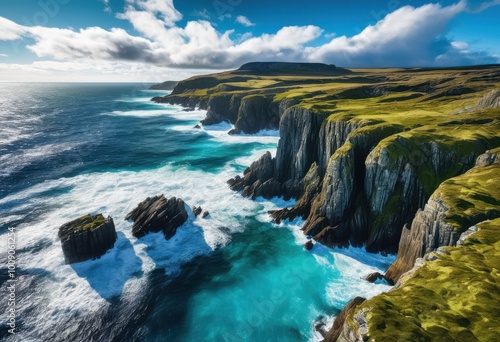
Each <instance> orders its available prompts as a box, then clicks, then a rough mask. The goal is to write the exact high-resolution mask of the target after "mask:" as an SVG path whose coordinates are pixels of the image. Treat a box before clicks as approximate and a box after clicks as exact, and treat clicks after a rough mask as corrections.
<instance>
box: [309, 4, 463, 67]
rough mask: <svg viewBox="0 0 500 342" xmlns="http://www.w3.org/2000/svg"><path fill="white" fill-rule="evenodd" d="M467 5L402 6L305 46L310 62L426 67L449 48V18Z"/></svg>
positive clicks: (460, 11)
mask: <svg viewBox="0 0 500 342" xmlns="http://www.w3.org/2000/svg"><path fill="white" fill-rule="evenodd" d="M466 8H467V4H466V2H465V1H460V2H459V3H456V4H454V5H451V6H447V7H442V6H441V5H439V4H428V5H424V6H421V7H418V8H414V7H412V6H405V7H402V8H400V9H398V10H396V11H394V12H392V13H390V14H388V15H387V16H386V17H385V18H383V19H382V20H380V21H379V22H378V23H376V24H375V25H373V26H368V27H366V28H365V29H364V30H363V31H362V32H361V33H359V34H358V35H355V36H353V37H346V36H342V37H337V38H334V39H333V40H332V41H331V42H329V43H328V44H325V45H323V46H320V47H317V48H309V49H307V52H306V56H307V59H308V60H310V61H319V62H325V63H336V64H340V65H349V66H359V67H361V66H367V65H370V66H373V67H389V66H429V65H433V64H434V63H435V61H436V57H437V56H439V55H441V54H443V53H445V52H446V51H448V50H449V49H451V48H452V46H451V43H450V42H449V41H448V40H446V39H444V38H443V36H444V35H445V34H446V30H447V25H448V23H449V22H450V20H451V19H453V18H454V17H455V16H457V15H458V14H459V13H462V12H463V11H465V10H466Z"/></svg>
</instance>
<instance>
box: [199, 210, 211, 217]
mask: <svg viewBox="0 0 500 342" xmlns="http://www.w3.org/2000/svg"><path fill="white" fill-rule="evenodd" d="M208 216H210V213H209V212H208V211H205V212H204V213H203V215H201V218H207V217H208Z"/></svg>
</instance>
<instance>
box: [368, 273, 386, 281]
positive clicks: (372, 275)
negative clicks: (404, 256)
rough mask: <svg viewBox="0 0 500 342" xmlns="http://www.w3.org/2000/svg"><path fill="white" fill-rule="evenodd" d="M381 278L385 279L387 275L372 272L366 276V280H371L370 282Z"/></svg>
mask: <svg viewBox="0 0 500 342" xmlns="http://www.w3.org/2000/svg"><path fill="white" fill-rule="evenodd" d="M380 279H385V276H384V275H383V274H380V273H379V272H374V273H370V274H369V275H367V276H366V278H365V280H366V281H369V282H370V283H374V282H376V281H377V280H380Z"/></svg>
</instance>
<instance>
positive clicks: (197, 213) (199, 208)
mask: <svg viewBox="0 0 500 342" xmlns="http://www.w3.org/2000/svg"><path fill="white" fill-rule="evenodd" d="M202 210H203V209H201V207H193V214H194V217H198V215H200V214H201V212H202Z"/></svg>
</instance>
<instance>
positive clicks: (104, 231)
mask: <svg viewBox="0 0 500 342" xmlns="http://www.w3.org/2000/svg"><path fill="white" fill-rule="evenodd" d="M58 235H59V239H60V240H61V245H62V249H63V253H64V260H65V262H66V264H74V263H77V262H82V261H86V260H90V259H96V258H99V257H100V256H101V255H104V254H105V253H106V252H107V251H108V250H109V249H111V248H113V246H114V244H115V241H116V238H117V236H116V230H115V224H114V222H113V219H112V218H111V217H110V216H108V218H106V219H105V218H104V216H103V215H102V214H98V215H95V216H92V215H86V216H82V217H80V218H78V219H76V220H73V221H70V222H68V223H65V224H63V225H62V226H61V227H60V228H59V233H58Z"/></svg>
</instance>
